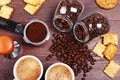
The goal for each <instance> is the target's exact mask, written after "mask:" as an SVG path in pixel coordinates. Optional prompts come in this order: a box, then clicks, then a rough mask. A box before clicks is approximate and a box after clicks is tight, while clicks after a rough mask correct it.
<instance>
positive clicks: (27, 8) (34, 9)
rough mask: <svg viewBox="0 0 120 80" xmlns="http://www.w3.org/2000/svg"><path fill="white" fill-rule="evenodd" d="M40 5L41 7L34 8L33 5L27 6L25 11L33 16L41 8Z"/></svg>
mask: <svg viewBox="0 0 120 80" xmlns="http://www.w3.org/2000/svg"><path fill="white" fill-rule="evenodd" d="M40 6H41V5H40V4H39V5H36V6H33V5H31V4H27V5H26V6H25V7H24V9H25V11H27V12H28V13H30V14H31V15H33V14H35V13H36V12H37V10H38V9H39V8H40Z"/></svg>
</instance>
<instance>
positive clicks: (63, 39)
mask: <svg viewBox="0 0 120 80" xmlns="http://www.w3.org/2000/svg"><path fill="white" fill-rule="evenodd" d="M53 37H54V39H53V40H52V43H53V44H52V45H51V47H50V48H49V50H50V52H51V53H52V54H50V55H48V56H47V57H46V59H47V60H49V59H50V58H51V57H52V56H56V57H57V59H58V60H59V61H61V62H64V63H66V64H68V65H69V66H71V68H72V69H73V70H74V73H75V75H76V76H77V75H78V73H81V72H83V77H84V78H82V79H81V80H85V77H86V73H87V72H89V71H90V70H91V69H93V67H92V65H94V64H95V61H96V60H95V59H94V58H93V57H92V56H91V54H90V53H91V50H90V49H89V48H88V46H87V45H86V44H80V43H78V42H77V41H76V40H75V38H74V36H73V35H72V34H70V33H58V34H53ZM90 64H91V65H90Z"/></svg>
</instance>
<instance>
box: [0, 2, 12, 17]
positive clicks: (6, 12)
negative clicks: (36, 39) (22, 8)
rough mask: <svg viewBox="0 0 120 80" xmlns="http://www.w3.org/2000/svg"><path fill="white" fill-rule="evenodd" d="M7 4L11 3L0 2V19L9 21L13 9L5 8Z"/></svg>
mask: <svg viewBox="0 0 120 80" xmlns="http://www.w3.org/2000/svg"><path fill="white" fill-rule="evenodd" d="M9 3H11V0H0V7H1V9H0V17H3V18H6V19H9V18H10V16H11V15H12V12H13V8H12V7H9V6H7V5H8V4H9Z"/></svg>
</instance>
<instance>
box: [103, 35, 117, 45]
mask: <svg viewBox="0 0 120 80" xmlns="http://www.w3.org/2000/svg"><path fill="white" fill-rule="evenodd" d="M103 43H104V45H107V44H109V43H111V44H114V45H118V34H116V33H108V34H105V35H104V39H103Z"/></svg>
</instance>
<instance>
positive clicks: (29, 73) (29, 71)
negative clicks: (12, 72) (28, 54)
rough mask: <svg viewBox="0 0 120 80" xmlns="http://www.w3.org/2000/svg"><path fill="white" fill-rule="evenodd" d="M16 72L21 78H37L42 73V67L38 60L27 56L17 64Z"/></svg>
mask: <svg viewBox="0 0 120 80" xmlns="http://www.w3.org/2000/svg"><path fill="white" fill-rule="evenodd" d="M16 73H17V76H18V78H19V79H20V80H37V79H38V77H39V75H40V74H41V67H40V65H39V63H38V61H37V60H35V59H33V58H25V59H23V60H22V61H20V63H19V64H18V65H17V68H16Z"/></svg>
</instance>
